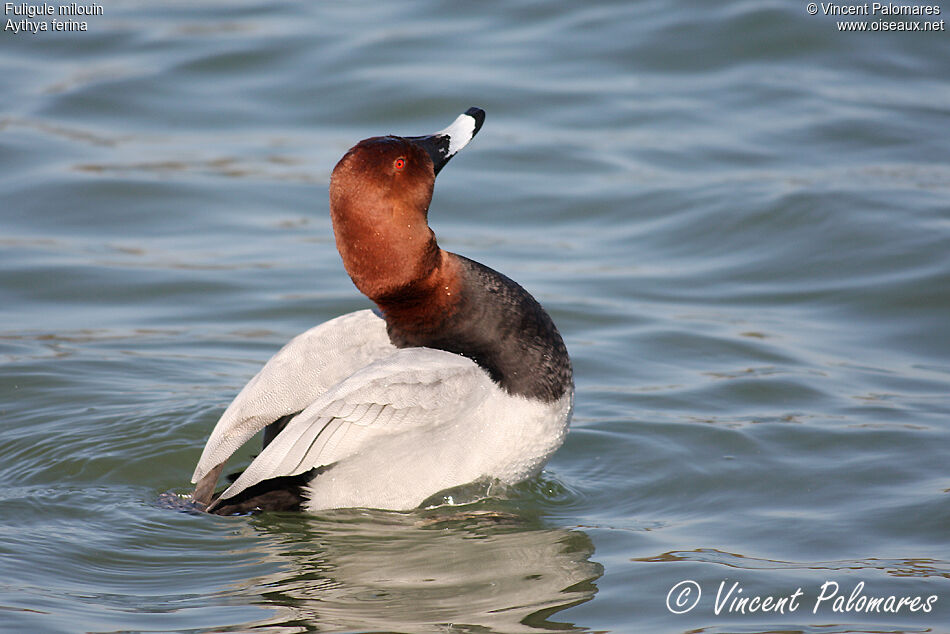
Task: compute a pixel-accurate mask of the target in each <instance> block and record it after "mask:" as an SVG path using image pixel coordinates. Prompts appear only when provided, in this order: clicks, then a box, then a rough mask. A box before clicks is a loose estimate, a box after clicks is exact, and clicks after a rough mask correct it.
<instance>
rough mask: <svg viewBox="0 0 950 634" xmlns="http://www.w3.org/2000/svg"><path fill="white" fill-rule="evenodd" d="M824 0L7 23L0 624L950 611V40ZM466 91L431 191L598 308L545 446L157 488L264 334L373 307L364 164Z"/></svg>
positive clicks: (188, 628)
mask: <svg viewBox="0 0 950 634" xmlns="http://www.w3.org/2000/svg"><path fill="white" fill-rule="evenodd" d="M805 5H806V3H803V2H792V1H790V0H781V1H780V0H774V1H769V0H764V1H758V2H699V1H694V2H664V1H660V0H648V1H641V2H619V1H618V2H613V3H610V2H484V3H452V2H421V1H417V0H412V1H407V2H399V3H395V2H394V3H379V2H373V3H370V2H361V1H357V2H319V3H317V2H303V1H300V2H290V1H278V2H266V3H265V2H253V1H236V2H207V1H205V2H202V1H192V2H151V3H145V2H131V1H129V2H119V1H116V2H104V3H102V7H103V12H102V15H99V16H89V17H88V18H86V20H87V23H88V24H87V28H88V30H87V31H85V32H62V33H54V32H45V33H43V32H41V33H37V34H35V35H33V34H30V33H20V34H13V33H12V31H10V30H4V31H3V32H2V33H0V70H2V72H0V168H2V169H0V484H2V486H0V496H2V503H0V628H2V629H3V630H5V631H11V632H86V631H91V632H120V631H121V632H126V631H155V632H157V631H162V632H168V631H174V632H226V631H241V632H245V631H256V632H303V631H321V632H390V631H398V632H555V631H557V632H563V631H573V632H584V631H596V632H698V631H702V632H776V631H781V632H815V633H818V632H821V633H834V632H941V631H942V632H947V631H950V625H948V624H950V580H948V579H950V548H948V536H950V468H948V464H950V459H948V456H950V132H948V131H950V40H948V36H947V33H946V32H945V31H943V32H940V31H937V32H898V33H884V32H865V33H843V32H839V30H838V28H837V27H836V24H835V19H834V18H831V17H827V16H824V15H822V14H820V13H819V15H814V16H812V15H809V13H808V11H807V8H806V6H805ZM940 8H941V11H943V10H944V9H945V10H946V11H950V5H947V6H946V7H944V6H940ZM943 17H945V16H944V15H943V14H941V16H938V19H940V18H943ZM11 18H16V19H17V20H19V19H22V18H21V17H20V16H13V15H6V16H4V20H7V19H11ZM44 19H46V20H48V19H49V18H35V19H34V21H42V20H44ZM878 19H880V16H878V17H871V18H861V20H864V21H867V20H871V21H874V20H878ZM895 19H898V20H905V21H906V20H911V21H913V20H915V19H916V18H895ZM472 105H477V106H481V107H483V108H484V109H485V110H486V111H487V113H488V118H487V121H486V123H485V127H484V128H483V129H482V131H481V133H480V134H479V136H478V137H477V138H476V139H475V141H474V142H473V143H472V145H471V146H469V148H467V149H466V150H465V151H464V152H462V153H461V154H460V155H459V156H458V157H457V158H456V159H455V160H453V162H452V163H451V164H450V165H449V166H448V167H447V168H446V169H445V170H444V171H443V172H442V173H441V175H440V176H439V180H438V183H437V187H436V195H435V199H434V201H433V204H432V208H431V212H430V215H429V217H430V221H431V224H432V226H433V228H434V230H435V231H436V233H437V235H438V236H439V239H440V243H441V244H442V246H444V247H445V248H447V249H449V250H452V251H456V252H459V253H462V254H464V255H466V256H468V257H471V258H473V259H476V260H478V261H480V262H483V263H485V264H487V265H489V266H491V267H493V268H495V269H498V270H500V271H502V272H504V273H506V274H508V275H509V276H511V277H513V278H514V279H516V280H518V281H519V282H521V283H522V284H523V285H524V286H525V287H526V288H528V289H529V290H530V291H531V292H532V293H534V294H535V296H536V297H538V298H539V299H540V300H541V301H542V303H543V304H544V305H545V306H546V307H547V308H548V310H549V311H550V313H551V314H552V316H553V317H554V319H555V321H556V322H557V324H558V326H559V328H560V330H561V332H562V333H563V335H564V337H565V340H566V341H567V344H568V347H569V349H570V352H571V355H572V358H573V360H574V364H575V372H576V382H577V397H576V410H575V417H574V423H573V426H572V429H571V432H570V434H569V436H568V439H567V442H566V444H565V445H564V447H563V448H562V449H561V450H560V451H559V452H558V453H557V454H556V456H555V457H554V459H553V460H552V461H551V462H550V463H549V465H548V467H547V469H546V470H545V472H544V473H543V474H542V475H541V476H539V477H538V478H536V479H534V480H531V481H529V482H526V483H524V484H522V485H520V486H519V487H517V488H516V489H515V490H513V491H510V492H509V493H508V494H507V495H506V496H504V497H497V498H491V499H487V500H483V501H481V502H478V503H475V504H472V505H470V506H467V507H463V508H461V509H459V508H447V507H441V508H435V509H430V510H427V511H418V512H414V513H389V512H380V511H338V512H332V513H325V514H322V515H320V516H318V517H307V516H301V515H294V514H263V515H258V516H252V517H232V518H219V517H205V516H197V515H189V514H186V513H180V512H176V511H175V510H171V509H169V508H167V507H166V506H165V505H163V504H162V503H161V500H160V497H159V496H160V494H161V493H162V492H164V491H167V490H171V491H173V492H177V493H186V492H188V490H189V485H188V479H189V477H190V475H191V472H192V469H193V467H194V464H195V462H196V460H197V458H198V455H199V453H200V450H201V447H202V445H203V443H204V440H205V438H206V437H207V435H208V433H209V431H210V429H211V427H212V426H213V424H214V422H215V421H216V419H217V417H218V416H219V415H220V413H221V412H222V410H223V408H224V407H225V405H226V404H227V403H228V402H229V400H230V399H231V398H232V397H233V396H234V395H235V393H236V392H237V390H238V389H240V387H241V386H242V385H243V384H244V383H245V382H246V381H247V380H248V378H250V377H251V376H252V375H253V374H254V373H255V372H256V370H257V369H258V368H259V367H260V365H261V364H262V363H263V362H264V361H265V360H266V359H267V358H268V357H269V356H270V355H271V354H273V353H274V352H275V351H276V350H277V349H278V348H279V347H280V346H281V345H282V344H283V343H284V342H286V341H287V340H288V339H290V338H291V337H292V336H293V335H295V334H297V333H299V332H301V331H303V330H305V329H306V328H309V327H310V326H312V325H314V324H316V323H319V322H322V321H324V320H326V319H329V318H331V317H334V316H336V315H339V314H341V313H343V312H347V311H351V310H356V309H359V308H363V307H367V306H368V301H367V300H366V299H365V298H363V297H362V296H361V295H360V294H359V293H358V292H357V291H356V290H355V288H354V287H353V286H352V284H351V282H350V281H349V279H348V278H347V277H346V275H345V273H344V272H343V270H342V267H341V265H340V260H339V256H338V255H337V253H336V250H335V246H334V242H333V237H332V233H331V229H330V223H329V219H328V214H327V182H328V177H329V172H330V170H331V169H332V167H333V165H334V164H335V162H336V161H337V160H338V159H339V157H340V156H341V155H342V154H343V152H344V151H345V150H346V149H347V148H348V147H350V146H351V145H352V144H353V143H355V142H356V141H357V140H359V139H361V138H365V137H367V136H373V135H378V134H385V133H396V134H422V133H426V132H431V131H434V130H437V129H439V128H441V127H443V126H444V125H446V124H447V123H448V122H449V121H451V120H452V119H453V118H454V117H455V115H456V114H458V113H459V112H461V111H463V110H465V109H466V108H467V107H469V106H472ZM251 451H252V450H251V449H247V450H246V451H245V452H243V453H242V454H241V459H243V460H245V461H246V459H247V457H248V456H249V455H250V452H251ZM239 462H240V461H239ZM238 466H239V465H238ZM826 582H829V583H826ZM734 584H738V585H734ZM835 584H836V585H835ZM730 590H731V593H730ZM835 590H837V594H835V595H834V596H832V597H831V598H830V599H828V600H819V597H820V596H831V595H832V594H833V593H834V592H835ZM717 592H718V594H719V600H718V601H717ZM823 593H824V594H823ZM796 595H797V596H796ZM892 596H893V597H894V599H890V602H889V603H888V602H887V601H888V600H889V598H890V597H892ZM767 597H772V599H771V600H770V601H769V602H768V605H769V606H770V607H771V608H772V610H769V611H766V610H764V609H762V608H763V606H765V605H766V603H765V599H766V598H767ZM933 597H936V598H933ZM742 598H746V599H748V600H749V602H739V601H738V600H739V599H742ZM753 598H758V600H757V601H756V602H754V603H753V602H752V601H751V600H752V599H753ZM915 598H918V599H917V601H916V602H914V599H915ZM697 599H698V601H697ZM836 599H837V602H836ZM878 599H880V600H878ZM901 599H907V601H905V602H904V603H903V604H900V600H901ZM898 604H900V608H899V609H897V610H896V612H895V610H894V609H893V608H896V607H897V606H898ZM888 605H889V606H890V607H891V608H892V609H891V610H887V609H886V608H887V606H888ZM752 606H758V608H759V609H758V610H753V609H752ZM778 606H781V607H782V608H783V609H782V610H781V611H778V610H777V607H778ZM870 606H876V607H877V610H875V609H873V608H872V607H870ZM674 612H682V613H681V614H677V613H674Z"/></svg>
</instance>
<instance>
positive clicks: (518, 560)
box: [248, 509, 603, 633]
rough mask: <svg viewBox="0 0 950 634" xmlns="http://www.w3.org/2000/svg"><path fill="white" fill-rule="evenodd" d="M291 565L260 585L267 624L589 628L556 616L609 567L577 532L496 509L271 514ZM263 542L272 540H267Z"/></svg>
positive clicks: (270, 524) (257, 523)
mask: <svg viewBox="0 0 950 634" xmlns="http://www.w3.org/2000/svg"><path fill="white" fill-rule="evenodd" d="M248 526H249V528H248V530H250V531H256V532H258V533H260V534H263V535H264V536H267V537H269V538H270V539H268V540H267V541H268V542H270V543H271V544H272V545H273V546H274V548H275V552H274V556H275V557H277V558H279V559H280V560H281V561H282V562H283V563H284V564H285V570H284V571H283V572H281V573H277V574H273V575H268V576H267V577H263V578H258V579H256V580H254V583H255V587H254V588H252V590H251V592H252V593H260V596H261V597H262V599H263V601H264V605H267V606H274V607H278V608H279V609H278V610H277V615H276V616H275V617H274V618H273V619H269V620H268V621H267V622H264V623H257V624H255V629H259V628H260V629H264V630H266V631H300V629H307V630H316V631H337V630H346V631H352V630H358V631H366V630H369V631H411V632H430V631H431V632H436V631H437V632H463V631H464V632H471V631H478V632H533V633H537V632H580V631H587V629H586V628H583V627H579V626H576V625H574V624H573V623H569V622H564V621H561V620H558V619H556V618H555V617H556V615H557V614H558V613H559V612H561V611H563V610H565V609H567V608H569V607H571V606H574V605H577V604H580V603H584V602H586V601H589V600H591V599H592V598H593V597H594V594H595V593H596V592H597V587H596V585H595V583H594V582H595V581H596V580H597V579H598V578H599V577H600V576H601V575H602V574H603V567H602V566H601V565H600V564H598V563H595V562H592V561H590V557H591V555H592V554H593V552H594V545H593V542H592V541H591V540H590V538H589V537H588V536H587V535H586V534H584V533H582V532H580V531H575V530H564V529H552V528H548V527H544V526H540V525H538V523H537V522H534V521H532V520H528V519H525V518H522V517H516V516H513V515H510V514H508V513H499V512H496V511H478V512H460V513H453V514H452V515H447V514H446V513H445V511H444V509H443V510H441V511H437V512H428V513H415V514H395V513H382V512H365V511H360V512H356V511H349V512H335V513H333V514H331V515H327V516H324V517H320V518H307V517H300V518H294V517H288V516H286V515H283V516H281V515H270V516H260V517H256V518H253V519H251V520H250V524H249V525H248ZM262 541H263V540H262Z"/></svg>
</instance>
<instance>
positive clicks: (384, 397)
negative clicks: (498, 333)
mask: <svg viewBox="0 0 950 634" xmlns="http://www.w3.org/2000/svg"><path fill="white" fill-rule="evenodd" d="M492 387H493V383H492V381H491V379H490V378H489V377H488V374H486V373H485V371H484V370H482V369H481V368H479V367H478V365H476V364H475V362H474V361H472V360H470V359H467V358H465V357H462V356H459V355H457V354H452V353H450V352H445V351H443V350H433V349H431V348H404V349H400V350H395V351H394V352H393V353H392V354H391V355H389V356H387V357H386V358H384V359H381V360H379V361H376V362H373V363H371V364H370V365H369V366H367V367H365V368H363V369H362V370H360V371H358V372H356V373H355V374H353V375H352V376H350V377H349V378H347V379H345V380H344V381H342V382H341V383H340V384H339V385H337V386H335V387H334V388H332V389H331V390H329V391H328V392H327V393H326V394H324V395H323V396H322V397H321V398H320V399H318V400H317V401H316V402H314V403H313V404H312V405H310V406H309V407H308V408H307V409H305V410H304V411H302V412H301V413H300V414H298V415H297V416H296V417H294V418H293V419H292V420H291V421H290V422H289V423H288V424H287V426H286V427H285V428H284V430H283V431H281V432H280V434H278V436H277V437H276V438H275V439H274V440H273V441H272V442H271V443H270V444H269V445H267V447H266V448H265V449H264V450H263V451H262V452H261V453H260V455H258V456H257V458H255V459H254V461H253V462H252V463H251V465H250V466H249V467H248V468H247V469H246V470H245V471H244V473H243V474H241V476H240V477H239V478H238V479H237V480H236V481H235V482H234V484H232V485H231V486H230V488H228V489H227V490H226V491H225V492H224V493H222V495H221V499H226V498H229V497H232V496H234V495H237V494H238V493H240V492H241V491H243V490H244V489H246V488H248V487H250V486H253V485H255V484H257V483H259V482H262V481H264V480H269V479H271V478H278V477H283V476H294V475H298V474H301V473H304V472H306V471H309V470H311V469H314V468H317V467H321V466H327V465H332V464H333V463H334V462H337V461H339V460H342V459H344V458H346V457H347V456H351V455H354V454H356V453H358V452H359V451H360V450H361V449H362V448H364V447H367V446H369V445H370V443H372V442H373V441H374V440H378V439H379V438H380V437H384V436H387V435H390V434H398V433H402V432H406V431H408V430H421V429H423V428H426V427H430V426H431V427H438V426H441V425H446V424H451V423H454V422H457V421H458V420H459V419H460V418H461V417H462V416H463V415H464V414H465V413H467V412H471V411H472V410H474V409H475V408H477V407H478V406H479V405H480V404H481V403H482V402H483V401H484V400H485V399H486V398H488V397H489V395H490V394H491V393H492ZM371 476H372V474H367V477H371Z"/></svg>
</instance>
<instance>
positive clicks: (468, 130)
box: [406, 108, 485, 174]
mask: <svg viewBox="0 0 950 634" xmlns="http://www.w3.org/2000/svg"><path fill="white" fill-rule="evenodd" d="M483 123H485V111H484V110H482V109H481V108H469V109H468V110H466V111H465V112H464V113H463V114H460V115H459V116H458V118H457V119H456V120H455V121H453V122H452V123H451V124H450V125H449V126H448V127H447V128H445V129H444V130H439V131H438V132H436V133H435V134H428V135H426V136H409V137H406V139H408V140H410V141H412V142H413V143H415V144H416V145H418V146H419V147H421V148H422V149H424V150H425V151H426V152H427V153H428V154H429V157H430V158H431V159H432V167H433V168H434V169H435V173H436V174H438V173H439V170H441V169H442V168H443V167H445V164H446V163H448V162H449V159H450V158H452V157H453V156H455V155H456V153H458V151H459V150H461V149H462V148H463V147H465V146H466V145H468V142H469V141H471V140H472V139H473V138H475V135H476V134H478V131H479V130H481V129H482V124H483Z"/></svg>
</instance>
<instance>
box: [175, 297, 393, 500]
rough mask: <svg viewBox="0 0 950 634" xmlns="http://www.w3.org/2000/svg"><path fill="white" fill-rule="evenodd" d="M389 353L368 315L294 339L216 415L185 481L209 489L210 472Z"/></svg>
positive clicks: (379, 326) (381, 325) (377, 323)
mask: <svg viewBox="0 0 950 634" xmlns="http://www.w3.org/2000/svg"><path fill="white" fill-rule="evenodd" d="M395 349H396V348H395V347H394V346H393V345H392V343H391V342H390V341H389V336H388V335H387V334H386V322H385V321H383V320H382V319H381V318H380V317H379V316H377V315H376V314H375V313H373V312H372V311H370V310H361V311H357V312H355V313H349V314H347V315H342V316H340V317H337V318H336V319H332V320H330V321H328V322H325V323H323V324H320V325H319V326H316V327H314V328H311V329H310V330H308V331H306V332H304V333H303V334H300V335H298V336H296V337H294V338H293V339H292V340H291V341H290V342H289V343H288V344H287V345H285V346H284V347H283V348H281V350H280V351H279V352H278V353H277V354H275V355H274V356H273V357H272V358H271V359H270V361H268V362H267V363H266V364H265V365H264V367H263V368H262V369H261V371H260V372H258V373H257V375H256V376H255V377H254V378H252V379H251V380H250V381H249V382H248V384H247V385H245V386H244V389H242V390H241V392H240V393H239V394H238V395H237V397H236V398H235V399H234V401H232V402H231V404H230V405H229V406H228V408H227V409H226V410H225V411H224V414H222V415H221V418H220V419H219V420H218V422H217V424H216V425H215V427H214V430H213V431H212V432H211V436H210V437H209V438H208V442H207V443H206V444H205V448H204V451H202V452H201V458H200V459H199V460H198V466H197V467H195V473H194V475H193V476H192V478H191V481H192V482H193V483H199V482H200V484H199V488H202V489H204V490H209V489H213V487H214V484H215V482H214V481H215V480H217V473H215V471H217V472H220V467H221V466H222V465H223V464H224V462H225V461H226V460H227V459H228V458H229V457H230V456H231V454H233V453H234V452H235V451H236V450H237V449H238V448H239V447H241V446H242V445H243V444H244V443H245V442H247V441H248V440H249V439H250V438H251V437H252V436H254V434H256V433H257V432H259V431H260V430H261V429H263V428H264V427H266V426H267V425H269V424H270V423H272V422H274V421H276V420H277V419H279V418H281V417H283V416H287V415H289V414H295V413H297V412H300V411H301V410H304V409H306V408H307V406H309V405H310V404H311V403H313V402H314V401H316V400H318V399H319V398H320V397H321V396H322V395H323V394H325V393H326V391H327V390H328V389H330V388H331V387H333V386H334V385H337V384H338V383H340V382H341V381H342V380H343V379H345V378H346V377H348V376H350V375H352V374H353V373H354V372H356V371H357V370H359V369H360V368H362V367H365V366H366V365H368V364H370V363H372V362H373V361H374V360H375V359H379V358H381V357H384V356H387V355H389V354H392V352H393V351H395ZM202 480H203V481H202Z"/></svg>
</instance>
